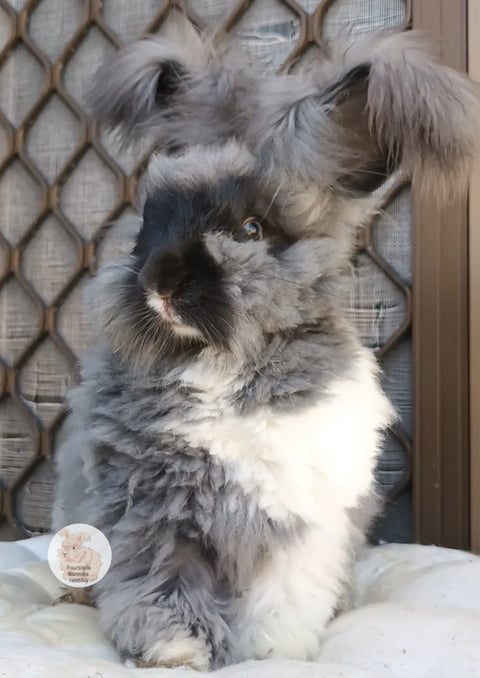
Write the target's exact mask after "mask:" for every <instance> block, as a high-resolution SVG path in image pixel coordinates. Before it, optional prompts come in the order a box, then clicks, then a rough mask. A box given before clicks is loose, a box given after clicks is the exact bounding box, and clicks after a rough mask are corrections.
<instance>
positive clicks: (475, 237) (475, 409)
mask: <svg viewBox="0 0 480 678" xmlns="http://www.w3.org/2000/svg"><path fill="white" fill-rule="evenodd" d="M468 26H469V31H468V71H469V74H470V77H471V78H472V79H473V80H475V81H476V82H479V83H480V41H479V39H478V38H479V35H480V4H479V2H478V0H469V4H468ZM471 186H472V188H475V190H472V191H471V193H470V214H469V220H470V229H469V231H470V232H469V236H470V242H469V246H470V497H471V546H472V549H473V550H474V551H477V552H480V492H479V488H480V192H479V190H478V188H479V186H480V160H479V162H478V164H477V167H476V168H475V171H474V173H473V177H472V182H471Z"/></svg>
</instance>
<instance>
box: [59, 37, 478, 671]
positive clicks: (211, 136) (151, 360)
mask: <svg viewBox="0 0 480 678" xmlns="http://www.w3.org/2000/svg"><path fill="white" fill-rule="evenodd" d="M192 40H193V41H194V42H195V40H197V41H198V38H192ZM199 42H200V44H197V53H200V54H201V55H202V58H198V59H194V60H193V62H192V61H191V60H190V61H189V60H188V59H184V57H185V54H184V50H183V48H182V47H179V46H178V45H177V46H172V45H170V46H169V45H168V43H167V44H163V43H155V42H154V41H151V42H144V43H139V44H138V45H134V46H132V47H129V48H127V49H126V50H125V51H124V52H122V53H121V55H120V56H119V58H118V59H119V60H118V62H114V63H113V65H112V66H107V67H105V70H104V71H103V72H101V74H100V76H99V78H98V81H97V85H96V89H95V94H94V100H95V102H96V107H97V111H98V114H99V117H100V119H103V120H104V121H106V122H107V123H108V124H109V125H110V126H112V127H120V129H122V128H123V129H124V132H126V134H127V136H128V135H129V134H135V135H137V136H139V135H140V136H141V134H142V133H145V134H146V133H147V130H150V131H151V132H152V133H153V134H154V136H155V138H157V140H158V142H159V143H160V144H161V145H163V146H164V147H166V149H167V150H169V151H170V155H168V154H167V155H160V154H155V155H154V156H153V157H152V159H151V161H150V165H149V170H148V188H147V195H146V199H145V202H144V204H143V214H142V219H141V220H139V224H138V233H137V235H136V240H135V244H134V247H133V249H132V252H131V255H130V256H129V257H127V258H126V259H125V260H123V261H121V262H119V263H113V264H111V265H108V266H106V267H105V268H104V269H103V270H102V271H100V273H99V275H98V276H97V279H96V281H95V286H94V288H93V289H94V294H93V296H92V300H91V307H92V312H93V316H94V325H95V327H96V330H97V340H96V342H95V343H94V345H93V346H92V348H91V350H90V352H89V354H88V355H87V357H86V358H85V360H84V363H83V369H82V381H81V384H80V385H79V386H78V387H77V388H76V389H75V390H74V391H73V393H72V395H71V406H72V413H71V415H70V421H69V427H70V428H69V435H68V437H67V440H66V442H65V443H64V445H63V446H62V448H61V449H60V451H59V455H58V460H57V468H58V474H59V481H58V487H57V498H56V504H55V511H54V521H53V526H54V528H55V529H60V528H61V527H62V526H64V525H65V524H68V523H75V522H83V523H91V524H93V525H95V526H96V527H97V528H99V529H100V530H102V531H103V532H104V533H105V534H106V536H107V537H108V539H109V540H110V543H111V547H112V554H113V555H112V565H111V568H110V571H109V572H108V574H107V575H106V576H105V577H104V579H102V580H101V581H100V582H99V583H98V584H96V585H95V587H94V590H93V591H94V596H95V598H96V603H97V607H98V610H99V616H100V622H101V625H102V628H103V629H104V630H105V632H106V633H107V634H108V635H109V637H110V638H111V639H112V640H113V642H114V643H115V645H116V647H117V648H118V649H119V651H120V652H121V653H122V654H123V655H124V656H126V657H131V658H134V659H135V660H136V661H137V662H138V663H140V664H141V665H166V666H174V665H183V664H186V665H189V666H192V667H194V668H198V669H206V668H214V667H219V666H222V665H224V664H225V663H228V662H231V661H236V660H241V659H246V658H251V657H257V658H263V657H267V656H283V657H291V658H303V659H312V658H314V657H315V655H316V652H317V650H318V647H319V642H320V639H321V634H322V630H323V629H324V627H325V624H326V623H327V621H328V620H329V619H330V618H331V617H332V615H333V614H334V612H335V610H336V609H337V608H338V607H339V606H340V605H341V604H342V600H343V599H344V597H345V590H346V587H347V586H348V580H349V570H350V564H351V562H352V560H353V558H354V557H355V553H356V551H357V549H358V548H359V546H360V544H361V543H362V541H363V540H364V535H365V532H366V530H367V528H368V526H369V524H370V522H371V519H372V518H373V517H374V515H375V511H376V492H375V482H374V472H375V463H376V459H377V455H378V453H379V451H380V448H381V443H382V437H383V435H384V433H385V430H386V428H387V427H388V425H389V424H390V423H391V422H392V421H393V419H394V414H393V410H392V407H391V405H390V404H389V402H388V400H387V399H386V397H385V396H384V395H383V393H382V390H381V388H380V385H379V382H378V375H377V367H376V363H375V361H374V358H373V356H372V355H371V354H370V353H369V352H368V351H367V350H366V349H364V348H362V346H361V344H360V341H359V339H358V337H357V335H356V332H355V331H354V329H353V327H352V326H350V324H349V323H348V322H347V320H346V318H345V317H344V315H345V314H344V311H343V305H342V301H343V298H344V288H345V283H346V282H348V278H349V276H348V271H349V257H350V255H351V253H352V249H353V239H354V233H355V230H356V228H357V227H358V226H359V225H362V224H365V223H367V222H368V221H369V220H370V219H371V218H372V217H373V215H374V214H375V211H376V210H377V208H378V201H379V196H378V194H374V189H375V188H377V187H378V186H379V185H380V184H381V183H382V181H383V180H384V179H385V177H386V176H387V175H388V174H389V173H391V171H392V170H393V169H399V170H404V171H405V172H406V173H412V172H416V173H418V172H419V171H423V170H427V169H429V170H430V172H432V170H433V169H434V170H435V171H436V172H437V174H438V176H439V177H444V175H445V174H447V175H448V173H449V172H450V173H452V174H456V175H457V174H458V176H459V177H460V176H462V177H466V176H467V175H468V166H469V159H471V156H472V155H473V152H474V148H475V143H476V140H477V136H478V135H477V130H478V120H477V119H476V118H475V112H476V111H477V110H478V109H477V104H478V102H477V98H476V95H475V94H474V92H473V90H472V88H471V86H470V85H469V84H468V83H467V81H465V80H464V79H462V78H461V76H459V75H458V74H455V73H453V72H452V71H448V70H447V69H442V67H440V66H438V65H436V64H435V63H434V62H432V61H431V60H430V59H429V58H428V57H427V56H426V55H425V54H424V53H423V52H422V51H421V50H419V49H418V37H415V36H414V37H413V38H412V37H411V36H405V37H400V38H399V37H398V36H387V37H382V38H379V40H378V44H376V43H375V41H373V42H368V43H367V47H366V48H365V50H364V51H363V52H362V50H361V49H360V50H357V51H355V50H348V51H346V52H345V53H344V55H343V57H342V58H340V59H339V61H335V60H333V61H332V63H330V64H327V65H326V66H325V69H326V70H325V74H326V75H325V77H324V78H316V77H313V78H310V79H309V77H307V76H304V77H305V79H302V77H299V76H297V75H295V76H276V78H274V79H273V80H272V81H262V82H260V84H259V83H258V82H257V81H256V80H255V79H252V80H250V81H249V82H248V83H247V84H249V86H250V89H249V88H248V87H246V81H248V77H249V76H248V75H247V74H246V73H242V74H240V75H239V76H238V78H237V75H238V74H237V73H236V70H235V69H236V68H237V66H235V64H234V65H232V62H231V61H229V60H228V58H227V57H226V56H225V57H224V55H223V53H222V56H221V59H218V56H217V55H216V53H215V51H214V50H213V51H212V50H211V48H210V46H205V45H202V44H201V41H199ZM388 47H390V49H388ZM202 50H203V51H202ZM370 52H371V53H370ZM394 76H396V77H394ZM432 84H433V85H434V86H435V88H436V90H437V91H440V92H441V93H443V94H445V95H446V98H445V97H444V100H442V101H437V100H435V99H434V97H433V96H432V94H431V92H430V91H429V87H430V86H432ZM265 88H266V90H267V98H266V99H265V92H264V89H265ZM250 90H251V91H250ZM442 102H443V103H442ZM465 102H467V103H465ZM410 104H411V106H410ZM249 115H250V116H251V119H249V117H248V116H249ZM474 118H475V120H474ZM309 140H311V143H307V142H308V141H309Z"/></svg>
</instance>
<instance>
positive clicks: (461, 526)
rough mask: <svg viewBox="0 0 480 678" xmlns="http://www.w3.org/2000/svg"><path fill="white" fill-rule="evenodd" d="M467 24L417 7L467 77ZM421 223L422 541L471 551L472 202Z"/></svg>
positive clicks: (423, 215) (418, 413)
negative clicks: (470, 330)
mask: <svg viewBox="0 0 480 678" xmlns="http://www.w3.org/2000/svg"><path fill="white" fill-rule="evenodd" d="M473 1H474V3H475V2H476V0H473ZM477 4H478V2H477ZM467 19H468V0H414V3H413V27H414V28H421V29H425V30H427V31H428V32H429V33H430V34H431V35H432V36H433V38H435V39H436V41H437V43H438V45H439V50H440V53H439V56H440V58H441V60H442V61H443V62H444V63H446V64H448V65H449V66H452V67H454V68H456V69H458V70H460V71H466V70H467V67H468V63H467ZM414 219H415V221H414V224H415V236H414V248H415V249H414V281H413V345H414V384H415V386H414V388H415V391H414V399H415V435H414V441H415V452H414V474H413V489H414V502H415V506H414V513H415V529H416V538H417V541H420V542H422V543H435V544H441V545H444V546H451V547H455V548H464V549H468V548H469V547H470V544H471V539H470V463H469V462H470V450H469V419H470V417H469V406H470V399H469V355H468V350H469V307H468V292H469V277H468V276H469V265H468V264H469V261H468V253H469V252H468V202H467V200H466V199H465V198H464V199H461V200H458V201H456V202H454V203H452V204H450V205H448V206H447V207H445V208H442V209H440V208H439V207H438V204H437V203H436V201H435V200H433V199H431V198H423V197H422V198H420V197H418V196H417V197H416V199H415V202H414Z"/></svg>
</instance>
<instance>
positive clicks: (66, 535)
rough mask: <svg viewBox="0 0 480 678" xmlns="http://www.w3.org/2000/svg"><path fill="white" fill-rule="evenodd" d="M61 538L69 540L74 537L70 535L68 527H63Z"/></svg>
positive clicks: (60, 533)
mask: <svg viewBox="0 0 480 678" xmlns="http://www.w3.org/2000/svg"><path fill="white" fill-rule="evenodd" d="M58 534H59V535H60V536H61V537H66V538H67V539H68V538H69V537H71V536H72V535H71V534H70V530H68V529H67V528H66V527H63V528H62V529H61V530H60V532H59V533H58Z"/></svg>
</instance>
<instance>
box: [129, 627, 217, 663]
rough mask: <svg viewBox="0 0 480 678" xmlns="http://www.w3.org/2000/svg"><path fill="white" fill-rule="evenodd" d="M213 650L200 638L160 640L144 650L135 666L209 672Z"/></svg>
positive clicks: (136, 660) (187, 637) (188, 637)
mask: <svg viewBox="0 0 480 678" xmlns="http://www.w3.org/2000/svg"><path fill="white" fill-rule="evenodd" d="M210 662H211V649H210V647H209V646H208V645H207V643H206V642H205V641H204V640H202V638H200V637H194V636H184V637H178V638H173V639H172V640H170V641H167V640H159V641H158V642H157V643H155V644H154V645H152V647H150V648H147V649H146V650H144V652H143V654H142V656H141V657H140V658H137V659H135V664H136V665H137V666H138V667H142V668H152V667H158V666H163V667H166V668H170V669H172V668H176V667H186V668H190V669H196V670H197V671H208V669H209V668H210Z"/></svg>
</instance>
